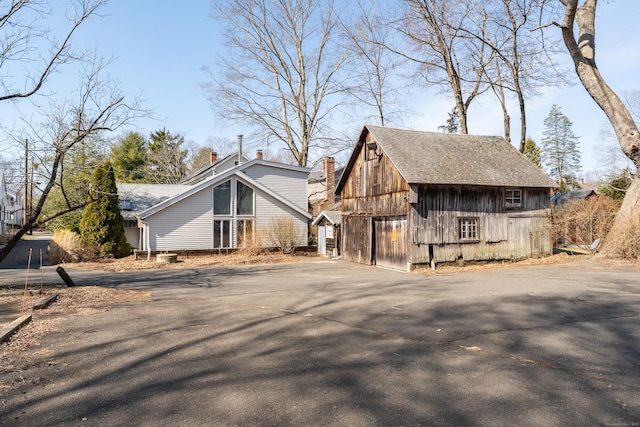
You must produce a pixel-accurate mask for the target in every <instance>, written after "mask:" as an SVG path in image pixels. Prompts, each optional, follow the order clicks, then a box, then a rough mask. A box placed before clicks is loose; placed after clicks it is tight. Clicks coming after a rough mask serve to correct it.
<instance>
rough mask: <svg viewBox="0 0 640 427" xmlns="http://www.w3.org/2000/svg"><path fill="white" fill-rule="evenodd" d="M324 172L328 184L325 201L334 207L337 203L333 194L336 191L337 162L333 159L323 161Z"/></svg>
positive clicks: (328, 158)
mask: <svg viewBox="0 0 640 427" xmlns="http://www.w3.org/2000/svg"><path fill="white" fill-rule="evenodd" d="M322 171H323V172H324V177H325V182H326V189H325V200H326V203H328V204H330V205H332V204H334V203H335V202H336V198H335V194H333V192H334V191H335V189H336V160H335V159H334V158H333V157H325V158H324V159H322Z"/></svg>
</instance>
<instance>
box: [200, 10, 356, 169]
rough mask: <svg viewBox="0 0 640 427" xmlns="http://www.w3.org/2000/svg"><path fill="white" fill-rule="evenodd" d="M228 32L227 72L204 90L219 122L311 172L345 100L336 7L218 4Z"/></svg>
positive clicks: (343, 56)
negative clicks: (240, 125) (272, 142)
mask: <svg viewBox="0 0 640 427" xmlns="http://www.w3.org/2000/svg"><path fill="white" fill-rule="evenodd" d="M212 6H213V8H214V11H215V12H214V13H215V17H217V18H219V19H220V20H221V21H222V22H223V23H224V25H225V30H224V44H225V46H226V47H227V50H226V51H225V53H224V55H221V56H220V58H219V66H220V69H221V72H220V73H218V70H217V69H216V73H215V74H214V72H213V71H210V74H211V75H212V76H214V75H215V76H216V77H212V82H211V83H209V84H206V85H204V89H205V91H206V92H208V95H209V99H210V101H211V104H212V106H213V108H214V110H216V111H217V112H218V113H219V114H220V116H221V117H223V118H225V119H228V120H232V121H241V122H244V123H248V124H250V125H252V126H254V127H256V128H257V129H260V131H261V133H262V134H263V135H264V138H265V139H268V138H269V137H271V138H273V139H276V140H278V141H280V142H281V143H283V144H284V145H285V146H286V147H287V149H288V150H289V151H290V152H291V154H292V155H293V157H294V158H295V159H296V162H297V163H298V164H299V165H301V166H306V165H307V162H308V157H309V150H310V148H311V147H313V146H314V144H318V143H319V141H320V140H321V139H322V138H323V137H325V136H326V135H328V134H329V132H328V130H329V129H330V126H331V119H332V115H331V113H332V112H333V110H334V109H335V108H336V106H337V105H339V104H340V102H341V98H342V96H343V94H344V82H343V81H342V80H341V79H342V75H343V74H342V73H341V69H342V67H343V65H344V64H345V62H346V60H347V57H348V55H346V53H345V52H344V51H343V50H341V49H339V43H338V40H337V36H338V32H337V27H336V26H337V16H336V11H335V10H334V7H333V2H332V1H331V0H276V1H268V0H225V1H212Z"/></svg>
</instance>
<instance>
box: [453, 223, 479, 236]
mask: <svg viewBox="0 0 640 427" xmlns="http://www.w3.org/2000/svg"><path fill="white" fill-rule="evenodd" d="M458 229H459V233H458V236H459V238H460V240H478V218H458Z"/></svg>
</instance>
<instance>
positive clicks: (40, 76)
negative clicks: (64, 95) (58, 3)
mask: <svg viewBox="0 0 640 427" xmlns="http://www.w3.org/2000/svg"><path fill="white" fill-rule="evenodd" d="M105 3H106V0H76V1H75V2H74V3H73V7H72V9H71V10H69V11H68V13H67V16H69V17H71V18H70V19H69V29H68V31H67V32H66V34H63V36H62V37H56V36H54V35H52V34H51V32H52V30H50V29H49V28H48V27H47V25H46V22H45V21H46V18H47V17H48V16H49V15H51V14H52V13H53V10H52V7H51V6H50V5H49V2H46V1H42V0H21V1H16V0H13V1H11V2H8V4H7V2H3V3H2V5H0V40H2V42H1V43H0V76H1V79H0V88H2V92H1V93H0V101H7V100H17V99H21V98H28V97H30V96H32V95H35V94H36V93H38V92H39V91H40V90H41V89H42V88H43V87H44V86H45V83H46V82H47V80H48V79H49V77H50V76H51V75H52V74H53V73H54V72H56V71H57V70H58V69H59V68H60V66H61V65H63V64H68V63H72V62H76V61H77V60H78V58H80V57H82V56H84V53H82V52H78V51H76V50H74V49H73V46H72V44H71V41H72V38H73V36H74V34H75V33H76V32H77V30H78V28H79V27H80V26H81V25H82V24H83V23H84V22H85V21H87V20H88V19H89V18H90V17H91V16H94V15H97V13H98V10H99V9H100V8H101V7H102V6H103V5H104V4H105ZM43 46H44V47H43ZM25 64H28V67H29V70H30V71H28V72H27V73H24V72H23V71H22V70H23V66H24V65H25Z"/></svg>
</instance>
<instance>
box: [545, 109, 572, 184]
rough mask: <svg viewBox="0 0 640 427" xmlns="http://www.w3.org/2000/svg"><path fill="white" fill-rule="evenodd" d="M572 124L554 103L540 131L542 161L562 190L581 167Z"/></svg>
mask: <svg viewBox="0 0 640 427" xmlns="http://www.w3.org/2000/svg"><path fill="white" fill-rule="evenodd" d="M572 125H573V123H571V121H570V120H569V119H568V118H567V116H565V115H564V114H562V111H561V110H560V107H558V106H557V105H555V104H554V105H553V106H552V107H551V111H550V112H549V115H548V116H547V118H546V119H545V120H544V127H545V130H544V132H542V134H543V135H544V138H542V153H541V154H542V162H543V164H544V166H546V167H547V168H548V171H549V175H551V176H552V177H553V178H555V179H557V180H558V183H559V184H560V189H561V190H562V191H564V190H565V189H566V188H567V182H572V181H575V177H576V174H577V173H578V172H579V171H580V169H581V167H580V151H579V150H578V137H577V136H576V135H574V133H573V131H572V130H571V126H572Z"/></svg>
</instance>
